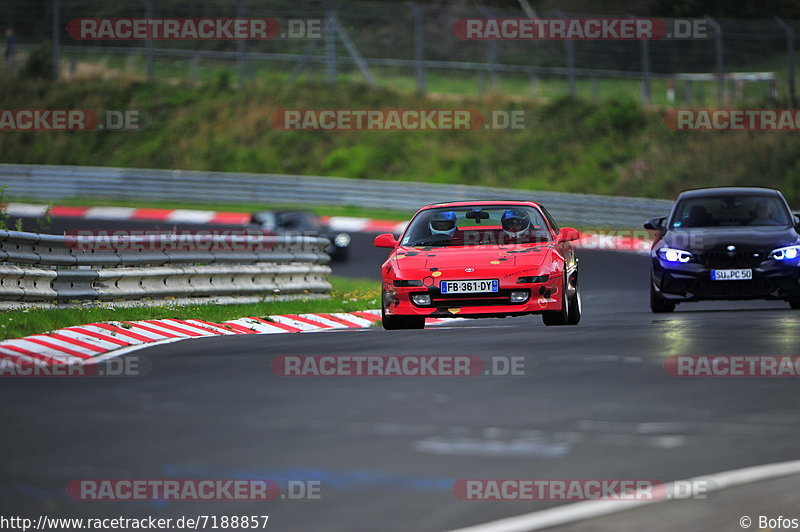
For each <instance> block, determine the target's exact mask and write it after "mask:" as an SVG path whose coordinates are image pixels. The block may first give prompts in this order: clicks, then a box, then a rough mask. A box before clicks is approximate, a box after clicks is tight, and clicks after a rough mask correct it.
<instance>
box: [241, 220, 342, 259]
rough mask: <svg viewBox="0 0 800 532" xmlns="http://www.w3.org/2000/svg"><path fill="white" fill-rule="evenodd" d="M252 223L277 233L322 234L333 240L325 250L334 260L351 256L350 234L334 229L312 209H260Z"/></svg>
mask: <svg viewBox="0 0 800 532" xmlns="http://www.w3.org/2000/svg"><path fill="white" fill-rule="evenodd" d="M251 225H256V226H258V228H259V229H261V230H264V231H269V232H273V233H275V234H286V233H289V234H295V235H297V234H302V235H305V236H321V237H323V238H327V239H328V240H330V241H331V243H330V244H329V245H328V247H327V248H325V252H326V253H327V254H328V255H330V257H331V260H333V261H345V260H347V258H348V256H349V250H350V235H349V234H348V233H345V232H342V231H334V230H333V229H331V228H330V227H329V226H328V225H327V224H325V223H324V222H323V221H322V219H321V218H320V217H319V216H317V215H316V214H315V213H313V212H310V211H260V212H257V213H255V214H253V217H252V219H251Z"/></svg>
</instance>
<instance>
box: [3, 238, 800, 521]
mask: <svg viewBox="0 0 800 532" xmlns="http://www.w3.org/2000/svg"><path fill="white" fill-rule="evenodd" d="M94 225H95V226H96V225H97V224H96V222H95V224H94ZM369 240H371V237H370V236H368V235H358V236H357V237H356V238H355V239H354V246H355V248H354V253H353V256H354V260H353V261H351V262H350V263H347V264H345V265H342V266H341V267H340V266H336V267H335V268H336V270H337V273H339V274H343V275H355V276H367V275H369V276H372V277H375V276H377V269H378V266H379V263H380V261H381V259H382V257H384V256H385V255H386V251H385V250H376V249H372V248H369V247H365V246H366V243H368V241H369ZM579 257H580V259H581V285H582V291H583V303H584V316H583V321H582V323H581V324H580V325H579V326H578V327H545V326H544V325H542V323H541V319H540V318H539V317H525V318H513V319H512V318H508V319H492V320H476V321H463V322H458V323H456V324H453V325H448V326H439V327H432V328H428V329H426V330H424V331H392V332H387V331H383V330H380V329H378V328H373V329H369V330H352V331H333V332H319V333H308V334H284V335H274V336H273V335H264V336H257V335H253V336H236V337H217V338H209V339H200V340H192V341H182V342H177V343H173V344H169V345H163V346H155V347H152V348H148V349H145V350H141V351H138V352H137V353H136V355H141V356H144V357H146V359H147V360H148V361H149V363H150V364H151V365H152V368H151V370H150V372H149V373H148V374H147V375H144V376H140V377H124V378H123V377H120V378H108V377H107V378H94V379H67V378H64V379H6V380H5V381H3V382H2V385H0V396H1V397H2V404H3V406H4V407H3V409H2V414H0V416H1V417H2V433H3V436H4V437H2V438H0V453H1V454H2V456H3V457H4V459H3V461H2V466H0V493H3V495H4V496H3V497H0V501H2V504H3V505H4V506H6V507H4V508H0V510H2V512H0V513H2V514H7V513H10V512H11V511H12V510H13V513H15V514H17V515H30V516H36V515H39V514H42V513H45V514H47V515H51V516H61V517H78V516H84V517H115V516H120V515H122V516H126V517H132V516H137V515H148V514H149V515H154V516H160V517H179V516H181V515H191V516H196V515H208V514H216V515H225V514H226V515H245V514H253V515H269V516H270V520H269V524H270V526H269V527H268V528H267V529H268V530H281V531H282V530H298V531H299V530H303V531H306V530H320V531H322V530H324V531H353V530H359V531H361V530H363V531H372V530H391V531H411V530H414V531H428V530H430V531H435V530H447V529H452V528H456V527H461V526H467V525H472V524H478V523H481V522H485V521H490V520H493V519H498V518H502V517H508V516H513V515H517V514H522V513H526V512H531V511H535V510H538V509H544V508H547V507H550V506H553V505H555V504H558V503H545V502H541V503H530V502H475V501H473V502H467V501H461V500H459V499H457V498H456V497H455V496H454V495H453V492H452V486H453V483H454V482H455V481H456V480H458V479H475V478H550V479H569V478H584V479H591V478H639V479H656V480H662V481H670V480H675V479H683V478H688V477H694V476H699V475H703V474H710V473H714V472H718V471H723V470H728V469H734V468H738V467H744V466H749V465H755V464H762V463H768V462H777V461H781V460H790V459H794V458H797V442H798V439H800V428H799V427H798V425H797V422H796V421H797V411H798V406H800V405H799V404H798V403H800V401H798V395H797V393H796V385H795V382H794V381H793V380H792V379H790V378H676V377H671V376H669V375H668V374H667V373H666V372H665V370H664V368H663V367H662V364H663V362H664V360H665V359H666V358H667V357H669V356H672V355H711V354H715V355H796V354H797V353H798V347H800V319H799V318H800V313H798V311H792V310H790V309H789V307H788V304H784V303H781V302H776V303H767V302H755V303H747V302H735V303H703V304H694V305H688V304H687V305H683V306H679V307H678V310H677V311H676V312H675V313H674V314H666V315H655V314H651V313H650V312H649V309H648V305H647V297H648V293H647V282H648V262H647V258H646V257H642V256H640V255H636V254H630V253H613V252H580V253H579ZM290 354H296V355H311V354H313V355H317V354H320V355H323V354H329V355H412V354H414V355H419V354H430V355H453V354H469V355H478V356H481V357H484V358H489V357H491V356H507V357H524V360H525V375H522V376H479V377H466V378H456V377H449V378H444V377H425V378H411V377H405V378H401V377H397V378H370V377H348V378H344V377H338V378H337V377H330V378H324V377H318V378H288V377H280V376H277V375H276V374H274V373H273V372H272V371H271V370H270V360H271V359H273V358H274V357H276V356H278V355H290ZM78 478H98V479H99V478H103V479H105V478H118V479H119V478H138V479H142V478H153V479H159V478H215V479H224V478H272V479H294V480H312V481H314V480H318V481H320V482H321V486H322V491H321V497H320V498H319V499H318V500H302V501H293V500H276V501H269V502H242V501H236V502H202V503H201V502H179V503H175V502H168V503H165V502H114V503H108V502H106V503H92V502H76V501H73V500H71V499H70V498H68V497H67V495H66V493H65V486H66V485H67V484H68V483H69V482H70V481H71V480H74V479H78ZM651 529H653V530H671V528H670V525H669V523H667V522H662V523H653V524H652V527H651ZM681 529H685V528H683V527H682V528H681ZM729 529H730V530H734V529H738V524H736V523H735V522H732V523H731V527H730V528H729Z"/></svg>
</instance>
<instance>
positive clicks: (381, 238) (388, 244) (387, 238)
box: [374, 233, 397, 248]
mask: <svg viewBox="0 0 800 532" xmlns="http://www.w3.org/2000/svg"><path fill="white" fill-rule="evenodd" d="M374 245H375V247H376V248H396V247H397V240H395V238H394V235H392V234H391V233H383V234H381V235H378V236H376V237H375V242H374Z"/></svg>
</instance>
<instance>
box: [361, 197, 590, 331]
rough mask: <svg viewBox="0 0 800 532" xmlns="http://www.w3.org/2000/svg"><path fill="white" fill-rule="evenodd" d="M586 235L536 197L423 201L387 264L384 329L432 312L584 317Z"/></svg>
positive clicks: (393, 243) (387, 239) (562, 320)
mask: <svg viewBox="0 0 800 532" xmlns="http://www.w3.org/2000/svg"><path fill="white" fill-rule="evenodd" d="M578 238H580V234H579V233H578V231H576V230H575V229H572V228H571V227H564V228H562V229H559V228H558V226H557V225H556V223H555V221H553V218H552V216H550V214H549V213H548V212H547V211H546V210H545V209H544V207H542V206H541V205H538V204H537V203H534V202H532V201H462V202H454V203H436V204H432V205H426V206H424V207H422V208H421V209H420V210H419V211H418V212H417V213H416V214H415V215H414V217H413V218H412V219H411V222H410V223H409V224H408V227H407V228H406V230H405V232H404V233H403V235H402V236H401V237H400V240H399V241H397V240H395V238H394V236H393V235H391V234H389V233H385V234H382V235H378V236H377V237H376V238H375V245H376V246H378V247H384V248H392V250H393V251H392V253H391V255H389V258H388V259H387V260H386V262H385V263H384V264H383V266H382V270H381V277H382V281H383V290H382V292H383V297H382V304H381V310H382V314H383V327H384V329H422V328H424V327H425V318H426V317H450V318H452V317H455V316H459V317H464V318H487V317H505V316H522V315H525V314H541V315H542V319H543V321H544V323H545V325H577V324H578V322H579V321H580V319H581V298H580V292H579V291H578V260H577V259H576V258H575V252H574V249H573V247H572V244H570V242H571V241H573V240H577V239H578Z"/></svg>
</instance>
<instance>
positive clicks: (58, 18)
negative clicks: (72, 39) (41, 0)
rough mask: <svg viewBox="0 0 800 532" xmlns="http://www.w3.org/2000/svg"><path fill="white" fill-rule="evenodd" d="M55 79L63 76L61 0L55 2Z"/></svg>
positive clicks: (54, 0)
mask: <svg viewBox="0 0 800 532" xmlns="http://www.w3.org/2000/svg"><path fill="white" fill-rule="evenodd" d="M52 53H53V78H54V79H56V80H57V79H58V78H59V76H60V75H61V0H53V52H52Z"/></svg>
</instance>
